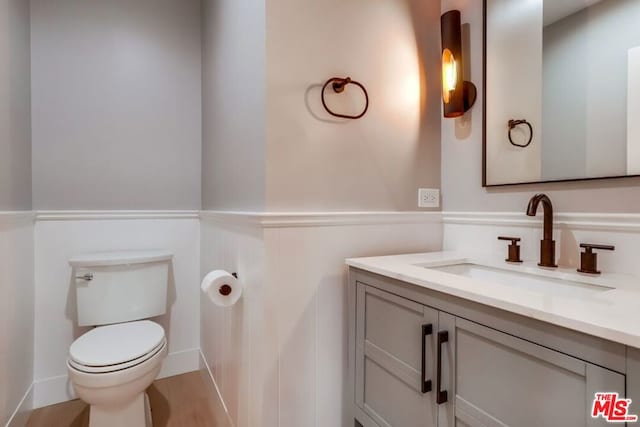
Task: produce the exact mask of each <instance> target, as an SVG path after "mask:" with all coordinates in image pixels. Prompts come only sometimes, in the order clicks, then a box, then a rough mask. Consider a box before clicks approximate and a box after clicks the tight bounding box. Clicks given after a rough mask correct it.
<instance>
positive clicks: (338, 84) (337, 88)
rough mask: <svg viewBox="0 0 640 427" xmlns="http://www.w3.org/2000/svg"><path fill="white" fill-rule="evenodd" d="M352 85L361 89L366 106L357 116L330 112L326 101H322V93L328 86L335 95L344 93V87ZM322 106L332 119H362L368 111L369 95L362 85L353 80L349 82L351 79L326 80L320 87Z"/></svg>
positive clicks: (336, 78) (334, 78)
mask: <svg viewBox="0 0 640 427" xmlns="http://www.w3.org/2000/svg"><path fill="white" fill-rule="evenodd" d="M349 84H352V85H356V86H358V87H359V88H360V89H362V92H363V93H364V98H365V100H366V104H365V106H364V110H363V111H362V113H360V114H358V115H357V116H352V115H349V114H339V113H336V112H334V111H332V110H331V109H330V108H329V106H328V105H327V102H326V100H325V99H324V92H325V90H326V89H327V87H328V86H329V85H331V86H332V88H333V91H334V92H335V93H342V92H344V88H345V86H347V85H349ZM322 105H323V106H324V109H325V110H327V112H328V113H329V114H331V115H332V116H334V117H340V118H343V119H352V120H357V119H360V118H362V117H363V116H364V115H365V114H367V110H368V109H369V94H368V93H367V89H366V88H365V87H364V86H363V85H362V83H360V82H357V81H355V80H351V77H347V78H341V77H332V78H330V79H329V80H327V82H326V83H325V84H324V86H322Z"/></svg>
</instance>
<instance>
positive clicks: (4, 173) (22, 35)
mask: <svg viewBox="0 0 640 427" xmlns="http://www.w3.org/2000/svg"><path fill="white" fill-rule="evenodd" d="M29 38H30V34H29V2H28V1H24V0H0V211H15V210H30V209H31V94H30V90H31V80H30V61H31V59H30V48H29V43H30V41H29Z"/></svg>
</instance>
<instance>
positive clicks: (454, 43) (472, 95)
mask: <svg viewBox="0 0 640 427" xmlns="http://www.w3.org/2000/svg"><path fill="white" fill-rule="evenodd" d="M440 32H441V38H442V102H443V105H444V116H445V117H447V118H453V117H460V116H462V115H463V114H464V113H466V112H467V111H469V109H470V108H471V107H473V104H474V103H475V102H476V97H477V94H478V90H477V89H476V86H475V85H474V84H473V83H471V82H468V81H465V80H463V79H462V25H461V23H460V11H459V10H451V11H449V12H447V13H445V14H444V15H442V16H441V17H440Z"/></svg>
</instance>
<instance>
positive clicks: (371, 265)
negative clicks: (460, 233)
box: [346, 252, 640, 348]
mask: <svg viewBox="0 0 640 427" xmlns="http://www.w3.org/2000/svg"><path fill="white" fill-rule="evenodd" d="M346 263H347V264H348V265H349V266H351V267H355V268H359V269H362V270H365V271H369V272H372V273H376V274H379V275H382V276H386V277H390V278H392V279H397V280H400V281H403V282H407V283H411V284H414V285H416V286H420V287H423V288H427V289H431V290H434V291H438V292H442V293H445V294H448V295H452V296H455V297H459V298H463V299H466V300H470V301H474V302H477V303H480V304H484V305H487V306H490V307H495V308H498V309H501V310H505V311H509V312H512V313H516V314H520V315H522V316H526V317H529V318H532V319H537V320H541V321H544V322H548V323H552V324H554V325H558V326H562V327H564V328H568V329H573V330H575V331H579V332H583V333H585V334H589V335H593V336H596V337H600V338H603V339H607V340H610V341H614V342H619V343H622V344H626V345H629V346H632V347H636V348H640V279H639V278H636V277H633V276H624V275H616V274H602V275H600V276H588V275H583V274H580V273H578V272H576V271H575V269H568V268H559V269H542V268H540V267H538V266H537V265H536V264H535V263H527V262H525V263H523V264H507V263H501V264H495V263H494V264H492V263H490V262H485V261H479V260H475V259H469V258H466V257H464V256H461V255H460V254H456V253H453V252H432V253H422V254H407V255H394V256H383V257H370V258H352V259H348V260H346ZM460 263H474V264H478V265H484V266H490V267H495V268H500V269H506V270H509V271H515V272H521V273H528V274H536V275H541V276H546V277H550V278H555V279H563V280H569V281H577V282H583V283H587V284H593V285H599V286H606V287H611V288H613V289H611V290H606V291H603V292H597V293H584V292H582V293H581V292H578V290H576V294H575V295H571V294H567V292H563V293H562V295H554V294H552V293H540V292H533V291H528V290H526V289H521V288H516V287H510V286H508V285H505V284H499V283H492V282H491V281H488V280H478V279H472V278H469V277H465V276H460V275H456V274H451V273H446V272H443V271H438V270H432V269H429V268H428V267H438V266H443V265H451V264H460Z"/></svg>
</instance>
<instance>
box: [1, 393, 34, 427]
mask: <svg viewBox="0 0 640 427" xmlns="http://www.w3.org/2000/svg"><path fill="white" fill-rule="evenodd" d="M32 411H33V384H31V385H30V386H29V389H28V390H27V392H26V393H25V394H24V396H23V397H22V400H21V401H20V403H19V404H18V407H17V408H16V410H15V411H13V414H11V416H10V417H9V420H8V421H7V424H6V427H24V426H26V425H27V421H28V420H29V416H31V412H32Z"/></svg>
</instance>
